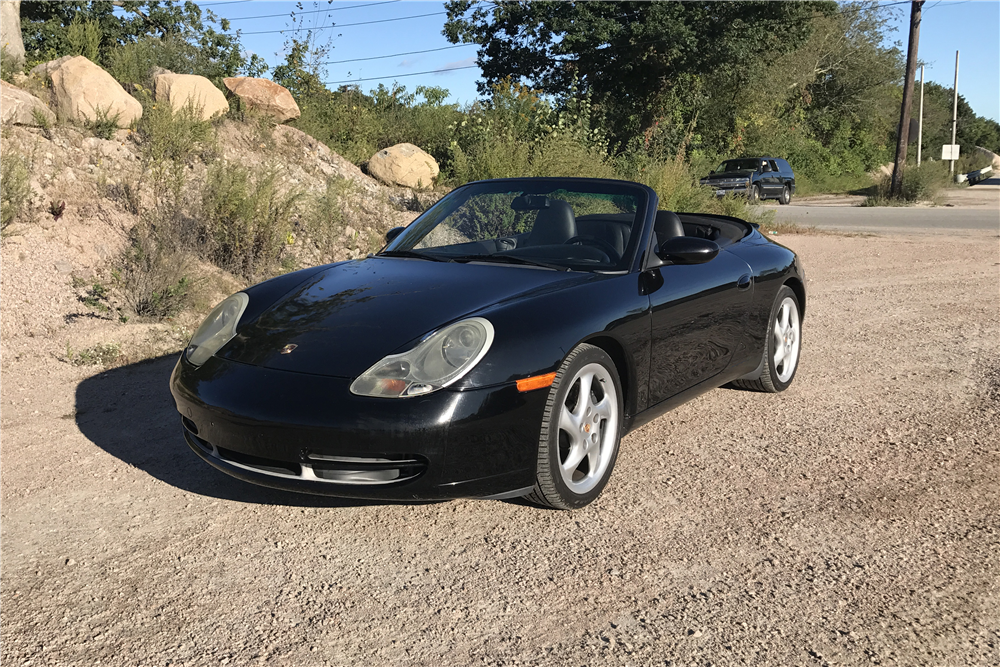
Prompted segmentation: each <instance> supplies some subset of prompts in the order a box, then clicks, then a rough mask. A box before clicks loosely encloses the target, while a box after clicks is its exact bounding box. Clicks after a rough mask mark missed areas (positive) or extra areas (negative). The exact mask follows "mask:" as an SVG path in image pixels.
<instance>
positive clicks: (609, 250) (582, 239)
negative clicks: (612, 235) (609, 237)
mask: <svg viewBox="0 0 1000 667" xmlns="http://www.w3.org/2000/svg"><path fill="white" fill-rule="evenodd" d="M575 243H579V244H580V245H589V246H594V247H595V248H597V249H598V250H602V251H603V252H604V253H605V254H606V255H607V256H608V259H609V260H610V261H611V263H612V264H616V263H617V262H618V261H619V260H620V259H621V258H622V256H621V255H619V254H618V251H617V250H616V249H615V247H614V246H613V245H611V244H610V243H608V242H607V241H602V240H601V239H595V238H594V237H593V236H574V237H573V238H571V239H567V240H566V242H565V243H564V245H573V244H575Z"/></svg>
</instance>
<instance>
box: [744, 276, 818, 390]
mask: <svg viewBox="0 0 1000 667" xmlns="http://www.w3.org/2000/svg"><path fill="white" fill-rule="evenodd" d="M801 347H802V318H801V316H800V315H799V300H798V297H796V296H795V292H793V291H792V289H791V288H790V287H788V286H787V285H782V286H781V289H780V290H778V296H777V297H775V299H774V304H773V305H772V306H771V317H770V319H769V320H768V326H767V339H766V341H765V343H764V359H763V362H762V364H761V371H760V376H759V377H757V378H752V379H747V378H743V379H740V380H735V381H734V382H733V385H734V386H736V387H739V388H740V389H751V390H754V391H765V392H768V393H775V392H779V391H784V390H785V389H788V385H790V384H792V380H793V379H794V378H795V371H796V370H797V369H798V367H799V351H800V350H801Z"/></svg>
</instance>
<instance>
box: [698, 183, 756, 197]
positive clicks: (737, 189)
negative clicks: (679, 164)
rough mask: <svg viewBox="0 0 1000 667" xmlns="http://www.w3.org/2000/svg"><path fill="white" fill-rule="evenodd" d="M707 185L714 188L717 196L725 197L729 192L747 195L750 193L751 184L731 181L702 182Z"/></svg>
mask: <svg viewBox="0 0 1000 667" xmlns="http://www.w3.org/2000/svg"><path fill="white" fill-rule="evenodd" d="M702 185H704V186H705V187H709V188H712V191H713V192H714V193H715V196H716V197H725V196H726V195H727V194H730V193H731V194H734V195H739V196H741V197H745V196H747V195H748V194H749V193H750V185H749V184H744V183H740V184H735V185H734V184H731V183H702Z"/></svg>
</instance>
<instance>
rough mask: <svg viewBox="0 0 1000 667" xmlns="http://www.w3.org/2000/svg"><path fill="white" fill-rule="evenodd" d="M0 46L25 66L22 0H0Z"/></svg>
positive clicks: (9, 55) (19, 64)
mask: <svg viewBox="0 0 1000 667" xmlns="http://www.w3.org/2000/svg"><path fill="white" fill-rule="evenodd" d="M0 48H2V49H3V52H4V55H6V56H7V57H8V58H11V59H13V61H14V64H16V65H17V66H18V67H24V41H23V40H22V39H21V0H0Z"/></svg>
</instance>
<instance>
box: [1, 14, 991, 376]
mask: <svg viewBox="0 0 1000 667" xmlns="http://www.w3.org/2000/svg"><path fill="white" fill-rule="evenodd" d="M133 4H135V3H125V5H123V6H122V8H120V9H119V10H118V11H116V3H105V2H85V1H83V0H72V1H68V2H58V3H56V2H36V1H31V0H24V2H22V4H21V17H22V34H23V38H24V42H25V47H26V53H27V62H26V63H25V64H24V65H23V66H20V65H18V64H16V63H14V62H12V61H11V59H10V58H8V57H7V56H6V54H5V53H4V54H2V55H3V57H2V62H0V70H2V77H3V79H4V80H5V81H16V82H17V85H20V86H22V87H24V88H25V89H27V90H29V91H32V92H35V93H38V94H40V95H43V96H44V95H45V94H48V91H47V90H46V89H45V88H44V85H45V84H44V83H42V82H40V81H39V80H38V79H36V78H33V77H29V78H24V74H25V73H26V72H27V71H28V70H29V69H30V68H31V67H32V66H34V65H36V64H38V63H42V62H46V61H48V60H51V59H54V58H58V57H61V56H64V55H84V56H86V57H87V58H90V59H91V60H93V61H94V62H96V63H97V64H99V65H101V66H102V67H104V68H105V69H106V70H107V71H108V72H110V73H111V74H112V76H114V77H115V78H116V79H117V80H118V81H119V82H120V83H121V84H122V85H123V86H124V87H125V88H126V90H127V91H128V92H129V93H130V94H131V95H133V96H134V97H135V98H136V99H137V100H139V102H140V103H141V104H142V105H143V115H142V118H141V120H139V121H138V122H137V123H136V124H135V125H134V126H133V127H132V128H131V134H129V136H130V137H131V140H132V141H134V142H135V144H136V146H137V148H136V149H135V150H136V152H137V154H138V158H139V159H138V162H137V166H136V168H135V169H134V170H132V171H129V172H127V173H120V174H111V175H109V177H108V178H107V179H106V181H105V182H103V184H102V188H103V194H104V196H106V197H107V198H109V199H111V200H114V201H115V202H116V203H117V204H118V205H120V206H121V207H122V208H123V209H124V210H126V211H128V212H129V213H130V214H131V215H133V216H135V218H136V220H137V222H136V224H135V225H134V226H133V227H132V228H131V229H130V230H128V233H127V240H126V244H125V247H124V249H123V250H122V251H121V252H120V253H118V254H117V255H116V256H114V257H112V258H111V259H109V266H108V276H107V277H106V279H104V282H103V284H99V289H97V288H91V289H90V291H89V292H88V296H86V297H84V298H87V299H90V300H91V301H87V302H86V303H88V305H89V306H90V307H92V308H93V309H94V311H95V313H96V314H98V315H99V316H101V317H106V318H108V319H118V320H120V321H126V320H132V319H135V318H138V319H147V320H163V319H165V318H171V317H174V316H175V315H177V314H178V313H180V312H183V311H184V310H185V309H189V308H192V307H197V308H202V306H203V305H204V304H202V303H201V301H202V300H204V299H205V298H206V297H204V296H203V292H204V290H203V287H204V283H205V281H204V279H203V277H200V274H199V269H198V268H197V267H198V263H199V262H204V261H207V262H209V263H211V265H213V267H214V268H217V269H218V270H220V271H225V272H227V274H229V275H231V276H233V277H234V280H235V281H237V282H238V283H239V284H247V283H250V282H256V281H259V280H262V279H265V278H268V277H270V276H272V275H275V274H277V273H281V272H283V271H288V270H292V269H294V268H296V267H297V259H296V257H297V255H296V254H295V253H294V252H292V251H291V249H292V247H293V246H295V247H301V245H302V244H303V243H307V244H309V246H310V252H311V254H310V255H309V257H310V258H311V259H312V260H316V261H327V260H328V259H329V258H330V257H332V256H333V255H334V253H335V252H336V251H337V250H338V246H341V245H343V244H344V243H351V244H352V245H354V244H356V246H357V248H358V249H359V250H360V251H364V250H367V249H374V248H376V247H377V246H378V245H379V244H380V242H381V238H380V237H379V236H378V234H376V233H374V232H372V231H371V230H368V231H365V232H362V231H359V230H353V228H352V227H350V225H349V219H348V218H349V217H350V211H351V207H352V206H353V205H354V204H353V203H352V202H354V200H355V199H356V198H357V197H356V193H355V192H353V190H352V187H351V185H350V182H349V181H346V180H344V179H338V178H331V179H329V180H328V181H327V182H326V185H325V188H323V189H322V190H320V191H315V190H314V191H307V190H305V189H303V188H301V187H300V186H299V185H298V184H296V183H293V182H291V181H290V180H289V179H288V178H287V177H286V174H285V172H284V171H283V169H282V168H281V167H282V165H281V163H280V162H281V161H280V158H281V156H280V154H279V151H278V150H277V147H276V146H275V144H274V138H273V136H274V135H273V129H274V128H273V123H272V122H271V121H269V120H267V119H265V118H261V117H259V116H255V115H253V114H251V113H249V112H247V110H246V109H243V108H241V107H240V105H239V104H238V103H237V102H233V103H231V108H230V111H229V113H228V115H226V116H225V117H223V118H222V119H216V120H214V121H211V122H208V121H203V120H201V119H200V115H199V113H198V110H197V109H194V108H186V109H180V110H173V109H171V107H170V105H169V104H157V103H155V101H154V99H153V96H152V80H153V76H154V74H155V72H156V71H157V68H164V69H168V70H170V71H173V72H177V73H188V74H199V75H202V76H205V77H207V78H208V79H210V80H211V81H213V82H214V83H215V85H217V86H219V87H220V88H222V87H223V86H222V79H223V78H225V77H228V76H264V75H268V74H269V75H270V78H272V79H273V80H274V81H276V82H277V83H279V84H281V85H283V86H285V87H286V88H288V89H289V90H290V91H291V92H292V94H293V96H294V97H295V99H296V101H297V103H298V105H299V107H300V109H301V112H302V114H301V117H300V118H298V119H297V120H295V121H292V122H291V123H289V125H291V126H293V127H295V128H298V129H300V130H302V131H304V132H306V133H307V134H309V135H311V136H312V137H314V138H315V139H317V140H319V141H321V142H323V143H325V144H326V145H327V146H329V148H330V149H331V150H333V151H335V152H336V153H339V154H340V155H342V156H344V157H345V158H346V159H348V160H349V161H351V162H353V163H354V164H356V165H359V166H361V167H362V168H364V167H365V163H366V162H367V160H368V159H369V158H370V157H371V156H372V155H373V154H374V153H376V152H377V151H379V150H381V149H383V148H386V147H389V146H392V145H394V144H398V143H403V142H407V143H412V144H415V145H417V146H419V147H421V148H422V149H424V150H426V151H427V152H428V153H430V154H431V155H432V156H433V157H434V158H435V159H436V160H437V161H438V163H439V165H440V167H441V175H440V177H439V179H438V184H437V185H438V186H439V189H446V188H448V187H454V186H457V185H460V184H462V183H465V182H468V181H470V180H478V179H486V178H499V177H508V176H525V175H531V176H591V177H604V178H625V179H629V180H634V181H638V182H641V183H645V184H647V185H649V186H650V187H652V188H653V189H655V190H656V192H657V193H658V195H659V197H660V205H661V207H663V208H667V209H672V210H680V211H691V212H709V213H719V214H724V215H730V216H736V217H740V218H743V219H747V220H749V221H751V222H754V223H756V224H758V225H761V228H762V229H763V230H765V231H767V232H776V233H790V232H793V231H796V230H800V228H792V227H784V228H781V227H779V226H778V225H776V223H775V222H774V220H773V215H774V214H773V210H770V209H768V208H765V207H758V206H753V205H751V204H749V203H748V202H746V201H745V200H744V199H741V198H734V197H731V196H727V197H725V198H722V199H717V198H716V197H715V196H714V193H713V192H712V191H711V190H709V189H708V188H705V187H702V186H700V185H699V184H698V180H699V178H701V177H703V176H705V175H706V174H707V173H708V171H709V170H710V169H712V168H713V167H715V166H716V165H717V164H719V162H721V161H722V160H723V159H727V158H732V157H740V156H747V155H772V156H776V157H784V158H786V159H787V160H788V161H789V162H790V163H791V164H792V166H793V168H794V169H795V172H796V176H797V189H798V192H797V195H798V196H802V195H810V194H821V193H853V194H866V195H867V196H868V199H867V200H866V205H883V204H885V203H887V200H886V197H885V192H886V190H887V187H886V184H885V182H883V181H884V180H885V179H883V181H879V180H875V179H874V178H873V177H872V176H871V175H870V174H872V173H873V172H877V170H878V168H879V167H880V166H881V165H883V164H886V163H887V162H889V161H890V160H891V158H892V152H893V150H894V146H895V136H894V133H895V124H896V119H897V117H898V97H899V91H900V80H901V76H902V66H903V63H902V54H901V53H900V51H899V50H898V48H897V47H895V46H885V45H886V44H892V40H891V39H889V38H888V37H889V21H890V18H891V12H893V11H897V10H896V9H893V8H892V7H891V6H889V7H885V6H881V7H880V6H879V5H877V4H876V3H871V2H857V3H832V2H801V3H749V2H732V3H684V4H683V5H682V4H679V3H613V2H605V3H575V4H568V3H567V4H549V3H523V4H519V3H500V4H497V5H495V6H493V7H492V8H491V9H489V10H487V9H485V8H484V7H482V6H480V5H477V4H474V3H471V2H468V1H467V0H455V1H452V2H448V3H446V9H447V11H448V18H447V22H446V23H445V25H444V30H445V34H446V35H447V36H448V38H449V40H450V41H452V42H454V43H474V44H478V45H480V47H482V48H485V49H489V50H490V52H491V53H498V54H501V55H499V56H496V57H492V58H491V59H490V60H489V62H487V63H485V64H484V80H483V81H482V82H481V86H480V98H479V99H478V100H476V101H475V102H473V103H471V104H468V105H464V106H459V105H456V104H449V103H447V101H446V100H447V99H448V91H447V90H445V89H443V88H438V87H424V86H421V87H417V88H416V89H415V90H412V91H411V90H408V89H407V88H406V87H404V86H400V85H396V84H393V85H391V86H385V85H380V86H378V87H376V88H374V89H373V90H370V91H369V92H364V91H362V90H361V89H360V88H359V87H357V86H351V85H348V86H340V87H339V88H336V89H330V88H328V87H326V86H325V85H323V83H322V81H323V79H324V69H323V62H324V61H325V60H328V59H329V58H328V56H329V55H330V53H331V48H332V47H331V43H329V42H327V43H325V44H324V43H320V42H317V41H316V40H315V39H314V38H313V34H312V33H308V32H305V33H295V34H296V35H300V34H301V35H306V36H305V37H303V38H301V39H299V38H291V39H289V41H288V43H287V44H286V49H285V52H286V53H287V55H286V58H285V61H284V62H283V63H282V64H280V65H279V66H277V67H276V68H274V70H273V71H271V72H268V68H267V66H266V65H265V64H264V62H263V61H262V60H261V59H260V58H258V57H257V56H255V55H250V56H249V57H247V55H246V54H247V52H246V51H245V50H244V49H243V48H242V46H241V44H240V41H239V35H238V33H235V32H232V31H230V29H229V25H228V23H227V22H226V21H225V20H224V19H220V20H219V21H218V22H216V21H215V19H217V18H218V17H217V16H216V15H215V14H213V12H212V10H208V9H202V8H201V7H199V6H198V5H196V4H194V3H184V4H183V5H179V4H175V3H170V2H163V1H161V0H144V1H143V2H140V3H137V5H136V6H135V7H132V5H133ZM291 20H292V21H293V23H294V22H295V21H296V19H295V18H292V19H291ZM525 26H527V27H529V28H530V29H527V31H525V30H522V28H523V27H525ZM681 42H683V43H685V44H686V45H687V46H686V50H685V52H684V53H678V52H677V51H676V49H673V48H670V47H671V45H673V44H676V43H681ZM607 44H611V46H612V48H611V49H608V48H606V46H607ZM556 61H558V62H560V63H561V65H560V66H559V67H553V66H552V63H553V62H556ZM636 62H642V63H643V66H642V67H635V63H636ZM664 82H668V83H664ZM950 109H951V97H950V91H949V90H947V89H945V88H942V87H941V86H937V85H936V84H929V85H928V86H927V87H926V98H925V126H924V154H925V155H932V154H933V152H934V150H935V149H936V148H937V146H939V145H940V144H941V143H942V142H944V141H945V139H946V138H947V140H948V141H950V135H949V134H948V133H949V132H950V125H949V123H948V119H949V118H950ZM116 120H117V119H116V118H113V117H110V116H109V115H108V114H107V113H98V114H97V116H96V117H95V118H94V119H92V120H91V121H90V123H89V124H88V126H87V127H85V128H81V129H82V130H84V131H86V132H88V133H89V134H90V135H91V136H96V137H99V138H103V139H110V138H120V137H121V136H122V135H121V134H120V132H119V130H118V128H117V122H116ZM224 123H237V124H239V125H240V126H241V127H243V128H244V129H245V130H246V132H247V134H248V136H251V137H252V142H253V144H254V146H257V147H258V148H260V149H261V150H264V151H271V152H273V153H274V156H275V159H274V161H273V162H271V163H268V164H263V165H261V164H239V163H234V162H227V161H224V160H223V159H222V158H221V151H220V148H219V144H218V141H219V139H218V136H219V132H220V127H221V126H222V125H223V124H224ZM41 130H42V132H43V133H44V134H45V135H46V136H49V137H50V133H51V131H52V128H51V127H49V126H48V125H47V124H42V127H41ZM946 135H948V136H947V137H946ZM958 137H959V139H958V141H959V143H960V144H961V146H962V154H963V162H962V163H961V165H960V168H965V167H971V168H979V167H981V166H984V165H982V164H974V163H975V162H976V160H977V158H975V157H974V156H973V155H972V153H973V147H974V146H976V145H980V146H984V147H986V148H988V149H990V150H993V151H998V152H1000V125H998V124H997V123H995V122H993V121H990V120H988V119H984V118H981V117H979V116H976V114H975V113H974V112H973V110H972V109H971V108H970V107H969V105H968V104H967V103H966V102H965V100H964V99H962V98H960V100H959V123H958ZM50 138H51V137H50ZM910 155H911V158H912V157H914V156H915V150H913V149H911V150H910ZM30 167H31V165H30V164H29V161H28V160H27V159H26V158H24V157H22V156H18V155H8V154H5V155H4V159H3V174H2V176H3V178H2V183H0V189H2V200H3V201H2V203H3V211H2V231H3V234H5V235H6V234H7V233H9V230H10V229H11V228H10V225H11V224H13V223H14V222H15V221H18V220H22V219H23V218H24V216H25V211H26V202H28V201H29V200H30V198H31V196H32V195H31V189H30V186H29V182H30V179H31V169H30ZM949 184H950V180H949V179H948V177H947V169H946V168H944V171H942V164H941V163H939V162H938V163H933V162H929V163H926V164H925V165H923V166H921V167H920V168H919V169H918V168H916V167H915V166H912V167H909V168H908V169H907V171H906V177H905V179H904V201H906V202H910V201H916V200H927V199H930V200H933V199H934V197H935V196H936V193H937V192H938V190H939V189H940V188H941V187H946V186H948V185H949ZM894 203H895V202H894ZM29 208H30V207H29ZM348 236H349V237H350V238H347V237H348ZM345 239H347V240H346V241H345ZM296 244H298V246H296ZM93 356H95V355H93V354H90V355H89V356H87V355H85V356H84V357H82V358H91V357H93ZM97 356H107V355H97ZM77 358H81V357H79V355H78V357H77Z"/></svg>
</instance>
